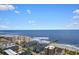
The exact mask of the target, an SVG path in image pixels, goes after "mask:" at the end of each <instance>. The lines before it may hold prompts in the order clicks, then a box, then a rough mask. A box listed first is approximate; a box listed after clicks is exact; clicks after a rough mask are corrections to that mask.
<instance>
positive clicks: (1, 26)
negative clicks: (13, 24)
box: [0, 25, 8, 29]
mask: <svg viewBox="0 0 79 59" xmlns="http://www.w3.org/2000/svg"><path fill="white" fill-rule="evenodd" d="M0 28H1V29H2V28H8V26H6V25H0Z"/></svg>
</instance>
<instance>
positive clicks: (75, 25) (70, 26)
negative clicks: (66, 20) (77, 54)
mask: <svg viewBox="0 0 79 59" xmlns="http://www.w3.org/2000/svg"><path fill="white" fill-rule="evenodd" d="M66 28H73V29H75V28H79V23H77V22H76V23H71V24H68V25H66Z"/></svg>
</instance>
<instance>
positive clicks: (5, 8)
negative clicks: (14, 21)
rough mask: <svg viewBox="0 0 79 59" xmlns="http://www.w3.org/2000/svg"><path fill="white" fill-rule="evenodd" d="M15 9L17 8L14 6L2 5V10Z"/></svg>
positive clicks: (0, 8) (0, 6) (0, 7)
mask: <svg viewBox="0 0 79 59" xmlns="http://www.w3.org/2000/svg"><path fill="white" fill-rule="evenodd" d="M14 9H15V7H14V6H13V5H5V4H4V5H3V4H1V5H0V10H14Z"/></svg>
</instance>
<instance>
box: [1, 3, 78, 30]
mask: <svg viewBox="0 0 79 59" xmlns="http://www.w3.org/2000/svg"><path fill="white" fill-rule="evenodd" d="M53 29H79V5H78V4H60V5H59V4H49V5H48V4H47V5H46V4H38V5H37V4H35V5H34V4H12V5H0V30H53Z"/></svg>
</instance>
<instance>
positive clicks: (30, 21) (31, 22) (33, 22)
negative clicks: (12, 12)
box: [28, 20, 36, 25]
mask: <svg viewBox="0 0 79 59" xmlns="http://www.w3.org/2000/svg"><path fill="white" fill-rule="evenodd" d="M28 23H29V24H30V25H35V24H36V23H35V21H34V20H29V21H28Z"/></svg>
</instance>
